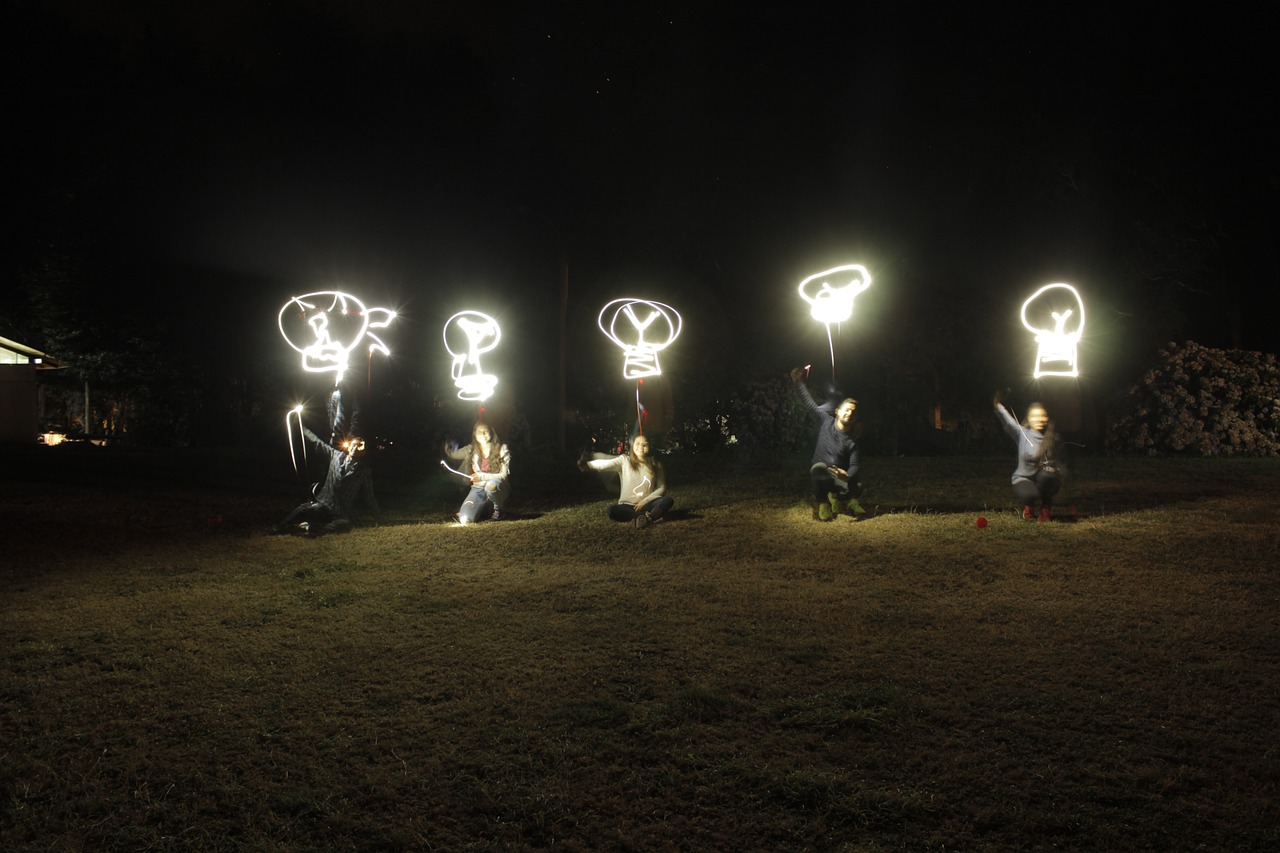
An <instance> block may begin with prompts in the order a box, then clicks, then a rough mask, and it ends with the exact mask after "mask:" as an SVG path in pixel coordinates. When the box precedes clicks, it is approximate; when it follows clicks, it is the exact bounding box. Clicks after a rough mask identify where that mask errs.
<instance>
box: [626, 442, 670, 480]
mask: <svg viewBox="0 0 1280 853" xmlns="http://www.w3.org/2000/svg"><path fill="white" fill-rule="evenodd" d="M643 437H644V433H638V434H637V435H634V436H632V438H631V440H630V441H629V442H627V453H626V457H627V464H628V465H630V466H631V470H632V471H639V470H640V469H641V468H642V467H646V468H648V469H649V471H650V472H652V473H653V474H654V476H657V475H658V474H660V473H661V472H662V463H661V462H659V461H658V459H657V457H655V456H654V455H653V445H652V444H650V445H649V460H648V461H647V462H645V461H643V460H641V459H640V457H639V456H636V439H637V438H643ZM646 440H647V439H646Z"/></svg>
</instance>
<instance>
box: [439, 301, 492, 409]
mask: <svg viewBox="0 0 1280 853" xmlns="http://www.w3.org/2000/svg"><path fill="white" fill-rule="evenodd" d="M500 340H502V330H501V329H500V328H499V327H498V321H497V320H495V319H493V318H492V317H490V316H489V315H488V314H482V313H480V312H479V311H459V312H458V313H457V314H454V315H453V316H452V317H450V318H449V319H448V321H447V322H446V323H445V324H444V348H445V349H447V350H448V351H449V355H451V356H453V366H452V368H451V370H450V375H451V376H452V377H453V384H454V385H455V386H457V388H458V399H460V400H471V401H476V402H481V403H483V402H484V401H485V400H488V399H489V398H490V397H491V396H493V391H494V389H495V388H497V387H498V377H496V376H494V375H493V374H490V373H485V372H484V370H483V369H482V368H481V366H480V355H481V353H486V352H490V351H491V350H493V349H494V348H496V347H497V346H498V342H499V341H500Z"/></svg>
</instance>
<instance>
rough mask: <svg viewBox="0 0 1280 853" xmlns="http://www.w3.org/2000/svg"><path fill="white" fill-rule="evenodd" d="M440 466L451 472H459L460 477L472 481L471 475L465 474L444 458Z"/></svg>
mask: <svg viewBox="0 0 1280 853" xmlns="http://www.w3.org/2000/svg"><path fill="white" fill-rule="evenodd" d="M440 467H441V468H443V469H444V470H446V471H448V472H449V473H450V474H457V475H458V476H459V477H461V478H462V479H464V480H466V481H467V482H470V481H471V475H469V474H464V473H462V472H461V471H459V470H458V469H457V468H453V467H451V466H450V465H449V463H448V462H445V461H444V460H443V459H441V460H440Z"/></svg>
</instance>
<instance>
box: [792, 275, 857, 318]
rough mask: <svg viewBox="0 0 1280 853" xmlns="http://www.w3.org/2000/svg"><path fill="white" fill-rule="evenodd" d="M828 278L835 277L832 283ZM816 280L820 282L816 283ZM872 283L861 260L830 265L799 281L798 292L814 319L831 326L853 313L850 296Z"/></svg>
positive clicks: (854, 295) (851, 297)
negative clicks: (816, 284) (830, 266)
mask: <svg viewBox="0 0 1280 853" xmlns="http://www.w3.org/2000/svg"><path fill="white" fill-rule="evenodd" d="M828 279H832V280H835V281H836V282H837V284H836V285H834V286H833V285H832V284H831V281H828ZM814 282H819V283H820V286H815V284H814ZM870 286H871V274H870V273H868V272H867V268H866V267H864V266H862V265H861V264H845V265H844V266H841V267H833V268H831V269H829V270H824V271H822V272H820V273H817V274H816V275H811V276H809V277H808V278H806V279H805V280H804V281H802V282H800V288H799V290H800V296H801V297H802V298H803V299H804V301H805V302H808V303H809V313H810V314H811V315H813V319H815V320H817V321H818V322H820V323H826V324H827V325H828V326H830V325H831V324H832V323H843V322H844V321H845V320H848V319H849V318H850V317H852V316H853V300H854V297H856V296H857V295H858V294H859V293H861V292H862V291H864V290H866V289H867V288H868V287H870Z"/></svg>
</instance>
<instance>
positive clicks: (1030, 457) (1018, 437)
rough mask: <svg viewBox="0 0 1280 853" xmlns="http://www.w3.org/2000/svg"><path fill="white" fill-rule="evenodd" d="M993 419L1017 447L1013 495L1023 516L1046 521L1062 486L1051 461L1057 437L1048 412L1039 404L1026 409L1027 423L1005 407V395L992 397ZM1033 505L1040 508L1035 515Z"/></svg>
mask: <svg viewBox="0 0 1280 853" xmlns="http://www.w3.org/2000/svg"><path fill="white" fill-rule="evenodd" d="M995 407H996V417H997V418H998V419H999V420H1000V425H1001V426H1002V427H1004V431H1005V432H1006V433H1008V435H1009V437H1010V438H1012V439H1013V440H1014V441H1015V442H1017V445H1018V467H1017V468H1015V469H1014V470H1013V494H1014V495H1015V496H1016V497H1017V498H1018V500H1020V501H1021V502H1022V517H1023V518H1025V519H1028V520H1030V519H1033V518H1034V519H1037V520H1039V521H1048V520H1049V516H1050V507H1051V506H1053V498H1054V496H1055V495H1057V494H1058V489H1059V488H1061V486H1062V474H1061V472H1060V471H1059V468H1058V464H1057V462H1056V461H1055V459H1054V445H1055V444H1056V443H1057V436H1056V434H1055V432H1054V429H1053V422H1052V421H1051V420H1049V412H1048V411H1047V410H1046V409H1045V407H1044V406H1042V405H1041V404H1039V403H1032V404H1031V405H1030V406H1028V407H1027V420H1026V423H1021V424H1020V423H1018V419H1017V418H1015V417H1014V416H1013V414H1012V413H1011V412H1010V411H1009V410H1008V409H1007V408H1005V405H1004V396H1003V395H1002V394H997V395H996V398H995ZM1036 504H1039V505H1040V511H1039V513H1038V514H1037V512H1036Z"/></svg>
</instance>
